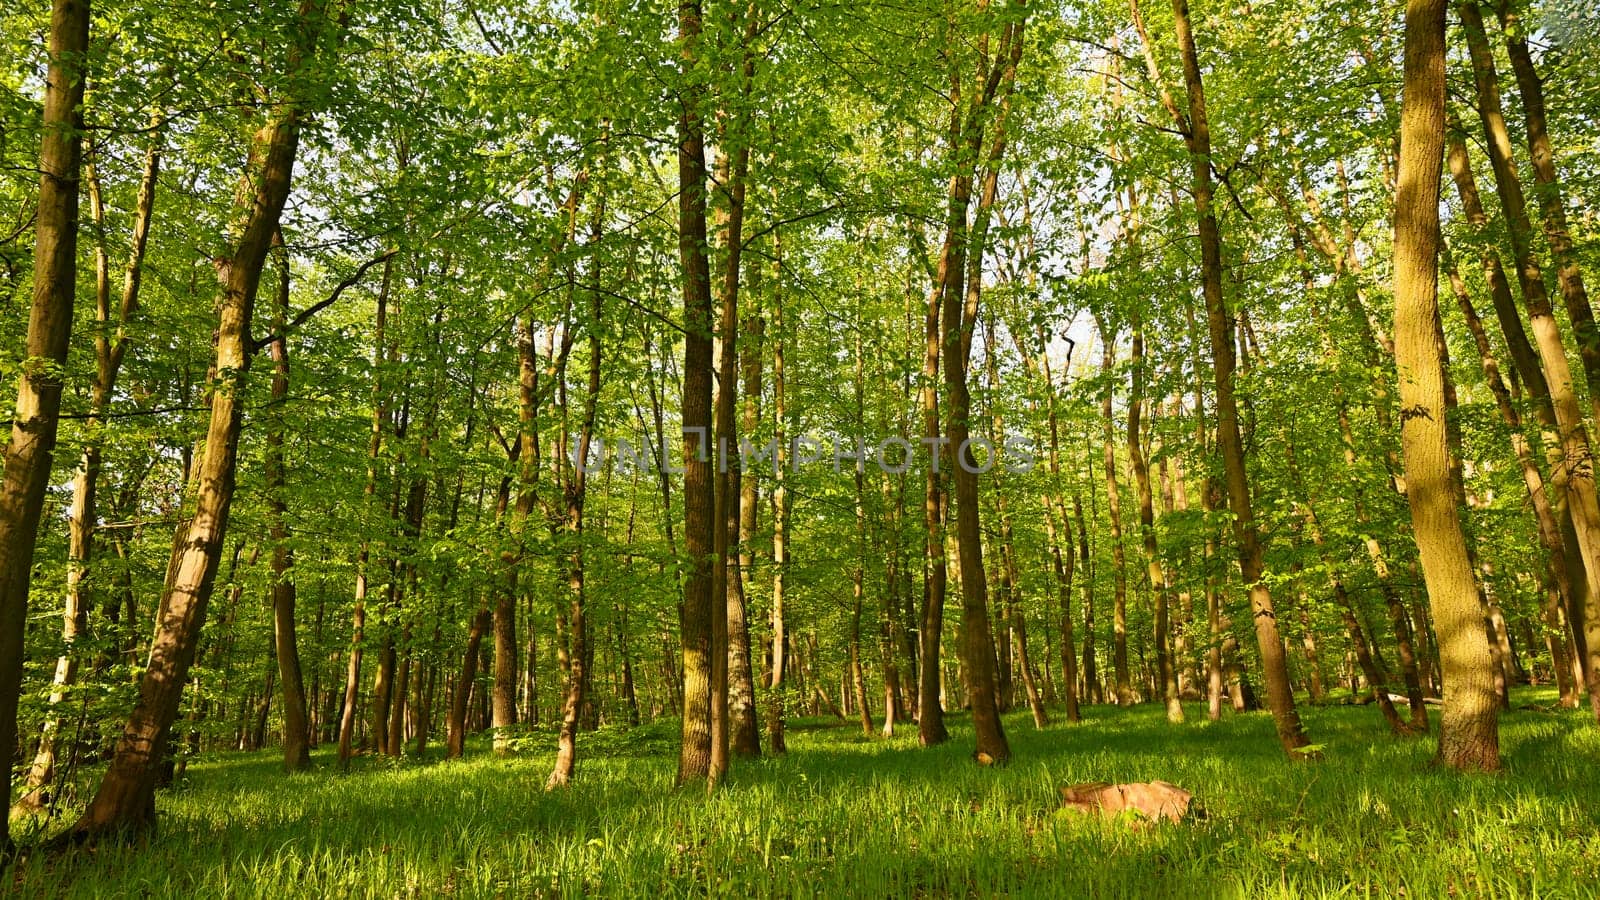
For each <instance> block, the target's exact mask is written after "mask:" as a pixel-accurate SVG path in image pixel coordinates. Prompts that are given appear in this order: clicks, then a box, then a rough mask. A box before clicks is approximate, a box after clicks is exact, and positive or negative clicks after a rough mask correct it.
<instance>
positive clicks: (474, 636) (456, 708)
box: [445, 607, 490, 759]
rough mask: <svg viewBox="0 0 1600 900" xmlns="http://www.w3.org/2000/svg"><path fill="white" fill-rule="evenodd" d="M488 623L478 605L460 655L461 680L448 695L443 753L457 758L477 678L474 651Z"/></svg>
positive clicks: (462, 747)
mask: <svg viewBox="0 0 1600 900" xmlns="http://www.w3.org/2000/svg"><path fill="white" fill-rule="evenodd" d="M489 627H490V613H489V610H488V609H487V608H485V607H479V608H478V612H477V614H476V615H474V616H473V617H472V630H471V631H469V632H467V652H466V653H465V654H464V655H463V656H462V658H461V680H460V681H459V682H457V683H456V689H455V692H454V693H453V694H452V695H451V698H450V723H449V727H448V729H447V731H446V734H445V757H446V758H447V759H460V758H461V754H462V753H463V752H464V751H465V749H466V742H467V709H468V705H469V703H470V701H471V699H472V689H473V685H474V684H476V683H477V680H478V654H479V649H480V648H481V647H482V646H483V634H484V632H486V631H488V630H489Z"/></svg>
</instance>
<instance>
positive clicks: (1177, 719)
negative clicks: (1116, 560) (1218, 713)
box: [1128, 313, 1183, 723]
mask: <svg viewBox="0 0 1600 900" xmlns="http://www.w3.org/2000/svg"><path fill="white" fill-rule="evenodd" d="M1132 361H1133V382H1132V390H1131V392H1130V393H1129V396H1128V460H1129V464H1130V466H1131V467H1132V469H1133V478H1134V482H1135V485H1136V486H1137V488H1138V492H1139V539H1140V543H1141V544H1142V546H1143V547H1144V560H1145V567H1146V571H1147V575H1148V578H1149V581H1150V593H1151V594H1152V595H1154V598H1155V639H1156V686H1157V687H1158V688H1159V689H1160V692H1161V696H1162V697H1163V699H1164V701H1165V703H1166V707H1167V721H1168V722H1173V723H1181V722H1182V721H1183V703H1182V702H1181V701H1180V699H1179V697H1178V673H1177V668H1176V667H1175V666H1174V665H1173V662H1172V630H1171V623H1170V610H1169V603H1170V599H1171V598H1170V597H1169V595H1168V591H1167V575H1166V573H1164V572H1163V571H1162V566H1161V549H1160V547H1159V546H1157V544H1156V520H1155V498H1154V493H1153V491H1152V490H1151V488H1150V463H1149V460H1148V459H1146V457H1145V452H1144V437H1143V434H1142V430H1141V426H1140V420H1141V419H1142V418H1143V415H1144V405H1145V400H1144V388H1145V356H1144V321H1143V318H1142V316H1141V315H1139V314H1138V313H1135V315H1134V317H1133V357H1132Z"/></svg>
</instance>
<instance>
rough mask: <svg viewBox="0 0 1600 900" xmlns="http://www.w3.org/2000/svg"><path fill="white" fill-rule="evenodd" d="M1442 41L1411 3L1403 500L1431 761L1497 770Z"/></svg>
mask: <svg viewBox="0 0 1600 900" xmlns="http://www.w3.org/2000/svg"><path fill="white" fill-rule="evenodd" d="M1444 36H1445V3H1444V0H1410V2H1409V3H1408V5H1407V8H1406V40H1405V82H1404V92H1403V99H1402V103H1401V124H1400V166H1399V179H1398V186H1397V189H1396V193H1395V225H1394V246H1395V262H1394V271H1395V275H1394V295H1395V363H1396V366H1397V368H1398V370H1399V378H1400V407H1401V415H1400V436H1401V451H1402V455H1403V459H1404V462H1405V475H1406V497H1407V500H1408V502H1409V504H1410V507H1411V520H1412V528H1413V531H1414V533H1415V535H1416V540H1417V551H1418V555H1419V556H1420V558H1421V562H1422V572H1423V577H1424V579H1425V580H1426V583H1427V587H1428V599H1429V604H1430V606H1431V607H1432V610H1433V620H1434V622H1435V624H1436V626H1437V627H1438V629H1439V635H1440V640H1441V645H1440V660H1441V662H1442V664H1443V666H1444V683H1445V691H1444V707H1443V711H1442V713H1441V715H1440V724H1439V758H1440V760H1441V762H1443V763H1444V764H1445V765H1447V766H1450V767H1451V768H1454V769H1458V770H1484V771H1493V770H1495V769H1498V768H1499V766H1500V746H1499V729H1498V709H1497V704H1496V702H1495V699H1496V698H1495V696H1494V678H1493V672H1492V671H1491V666H1492V657H1491V656H1490V652H1489V644H1488V638H1487V636H1486V635H1485V633H1484V628H1483V609H1482V605H1481V603H1480V601H1479V597H1478V586H1477V579H1476V577H1475V576H1474V575H1473V571H1472V564H1471V561H1470V559H1469V558H1468V555H1467V543H1466V538H1465V536H1464V535H1463V533H1462V530H1461V521H1460V519H1459V518H1458V517H1457V516H1458V513H1457V510H1456V503H1455V499H1456V497H1457V495H1458V489H1457V488H1456V486H1455V485H1454V484H1453V481H1454V477H1453V471H1452V469H1451V464H1450V450H1449V438H1448V435H1447V430H1448V426H1447V423H1446V422H1445V415H1446V410H1445V390H1446V385H1445V377H1446V376H1445V371H1444V347H1443V332H1442V330H1441V329H1440V327H1439V307H1438V275H1439V272H1438V257H1439V181H1440V171H1441V160H1442V159H1443V156H1444V102H1445V42H1444Z"/></svg>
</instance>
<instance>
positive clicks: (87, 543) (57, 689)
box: [0, 115, 164, 844]
mask: <svg viewBox="0 0 1600 900" xmlns="http://www.w3.org/2000/svg"><path fill="white" fill-rule="evenodd" d="M163 125H164V120H163V118H162V117H161V116H160V115H157V116H155V117H153V120H152V122H151V127H152V129H153V130H154V132H155V133H154V136H153V137H152V138H151V143H150V146H149V148H148V149H147V150H146V151H145V157H144V170H143V174H142V175H141V177H140V180H139V195H138V200H137V201H136V204H135V207H134V219H133V228H132V234H131V238H130V248H129V253H128V262H127V268H126V272H125V273H124V276H123V282H122V297H121V303H120V304H119V306H118V307H117V311H116V315H115V318H114V319H113V315H112V307H111V259H110V253H109V252H108V248H107V246H106V237H105V203H104V201H103V199H102V198H101V194H100V182H99V178H98V177H97V173H96V172H95V168H94V166H93V165H92V163H91V164H90V165H89V166H87V167H86V172H85V174H86V176H87V178H88V187H89V201H90V210H91V213H92V215H93V218H94V223H95V229H96V232H97V235H98V238H97V241H96V244H95V325H96V326H97V328H96V332H95V338H94V351H95V380H94V385H93V387H92V388H91V391H90V398H91V399H90V409H89V418H88V421H87V422H86V423H85V432H86V437H87V440H86V441H85V442H84V447H83V457H82V460H81V461H80V463H79V466H78V471H77V474H76V475H75V477H74V478H73V480H72V504H71V506H70V507H69V508H68V513H67V596H66V604H65V608H64V609H63V610H62V626H61V638H62V643H63V644H65V645H66V648H67V650H66V652H65V653H63V654H62V655H61V656H60V657H59V658H58V659H57V660H56V671H55V678H54V681H53V682H52V684H51V689H50V706H51V709H52V710H54V709H56V708H57V707H59V706H60V704H62V703H63V702H65V701H66V700H67V695H68V693H69V691H70V689H71V687H72V685H74V684H75V683H76V682H77V674H78V666H79V664H80V662H81V654H82V650H81V649H80V648H77V647H75V646H74V644H75V643H76V642H77V641H78V640H79V639H80V638H81V637H82V636H83V635H84V634H85V633H86V632H87V631H88V627H89V602H90V597H89V591H88V589H87V586H86V585H85V581H86V580H91V579H89V577H88V576H89V569H90V566H91V564H92V562H93V559H94V556H95V545H94V537H95V524H96V522H97V520H98V518H99V511H98V498H99V483H100V474H101V466H102V463H101V459H102V447H101V440H102V439H101V437H100V435H101V431H100V429H101V424H102V420H103V419H102V417H103V416H104V413H105V410H106V407H107V406H108V405H109V404H110V402H111V396H112V393H113V391H115V389H116V384H117V376H118V373H119V372H120V371H121V368H122V361H123V359H124V357H125V356H126V354H127V349H128V335H127V331H126V327H127V324H128V320H129V318H130V317H131V316H132V315H133V313H134V311H135V310H137V309H138V307H139V288H140V286H141V284H142V283H143V274H144V255H145V247H146V245H147V244H148V239H149V236H150V221H151V218H152V214H153V212H154V209H155V198H156V186H157V178H158V177H159V175H160V172H161V149H162V136H161V135H162V128H163ZM106 608H107V609H108V610H109V611H110V612H111V613H112V618H113V621H114V616H115V613H116V611H117V606H116V605H115V602H114V601H111V602H107V604H106ZM60 730H61V718H60V716H59V715H55V714H52V715H51V716H50V717H49V718H47V719H46V720H45V723H44V726H43V728H42V730H41V734H40V738H39V752H38V753H37V754H36V755H35V756H34V760H33V765H32V766H31V767H30V768H29V770H28V775H27V777H26V780H25V781H24V782H23V794H22V797H21V798H20V799H19V800H18V801H17V804H16V805H17V808H18V809H20V810H25V811H38V810H40V809H43V808H44V806H45V805H46V803H47V802H48V797H49V791H48V790H47V788H48V786H49V785H50V783H51V782H52V780H53V779H54V777H55V764H56V750H57V747H56V744H57V741H58V740H59V738H60ZM3 843H4V838H3V834H0V844H3Z"/></svg>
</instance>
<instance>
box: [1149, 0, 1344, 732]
mask: <svg viewBox="0 0 1600 900" xmlns="http://www.w3.org/2000/svg"><path fill="white" fill-rule="evenodd" d="M1131 5H1132V9H1133V11H1134V19H1135V24H1136V25H1137V26H1138V29H1139V32H1140V37H1141V38H1143V40H1144V44H1145V59H1146V65H1147V67H1148V68H1149V69H1150V70H1151V74H1152V75H1153V76H1154V75H1157V74H1159V73H1158V72H1157V70H1156V62H1155V55H1154V47H1153V46H1151V44H1150V40H1149V36H1148V34H1147V33H1146V31H1145V27H1144V21H1143V18H1142V17H1141V16H1140V15H1139V14H1138V0H1131ZM1172 12H1173V20H1174V26H1175V28H1176V31H1177V39H1178V51H1179V55H1180V57H1181V59H1182V62H1183V82H1184V86H1185V88H1186V93H1187V100H1188V110H1187V112H1185V111H1184V110H1182V109H1180V108H1179V106H1178V104H1177V103H1176V102H1175V101H1174V100H1173V99H1172V97H1171V96H1170V95H1169V94H1167V92H1166V90H1165V88H1162V91H1161V93H1162V101H1163V103H1164V104H1165V105H1166V106H1167V109H1168V111H1169V112H1170V113H1171V114H1172V117H1173V120H1174V122H1175V123H1176V124H1177V126H1178V130H1179V131H1180V132H1182V133H1183V135H1184V140H1185V143H1186V144H1187V146H1188V150H1189V155H1190V158H1191V163H1192V166H1191V168H1192V170H1193V172H1192V178H1193V186H1194V205H1195V215H1196V217H1197V218H1198V219H1199V225H1200V229H1199V230H1200V257H1201V260H1200V270H1201V287H1202V293H1203V294H1204V296H1205V303H1206V324H1207V328H1208V332H1209V335H1210V340H1211V360H1212V377H1213V380H1214V382H1215V387H1216V395H1217V396H1216V411H1217V446H1218V450H1219V451H1220V452H1221V455H1222V462H1223V470H1224V472H1225V473H1226V482H1225V483H1226V485H1227V489H1228V501H1229V506H1230V507H1231V510H1232V512H1233V537H1234V544H1235V546H1236V548H1237V550H1238V556H1239V571H1240V574H1241V575H1242V576H1243V578H1244V583H1245V584H1246V585H1247V586H1248V589H1249V592H1250V607H1251V618H1252V620H1253V621H1254V623H1255V632H1256V644H1257V646H1258V649H1259V652H1260V657H1261V669H1262V678H1263V680H1264V681H1265V682H1266V687H1267V702H1268V705H1269V707H1270V708H1271V710H1272V719H1273V723H1274V724H1275V725H1276V726H1277V731H1278V740H1279V742H1280V743H1281V744H1282V745H1283V749H1284V752H1285V753H1287V754H1288V755H1289V757H1290V758H1291V759H1302V758H1310V757H1313V756H1315V755H1316V754H1315V753H1312V752H1309V751H1307V750H1306V749H1305V748H1306V747H1308V746H1310V743H1311V742H1310V739H1309V738H1307V737H1306V733H1305V729H1304V727H1303V726H1302V725H1301V723H1300V715H1299V712H1298V711H1297V710H1296V709H1295V702H1294V694H1293V692H1292V691H1291V689H1290V685H1289V667H1288V662H1287V659H1286V657H1285V654H1284V648H1283V639H1282V637H1281V635H1280V633H1279V630H1278V619H1277V614H1276V612H1275V610H1274V609H1273V604H1272V593H1271V591H1270V590H1269V589H1268V587H1267V584H1266V582H1265V581H1264V580H1263V576H1264V575H1265V573H1266V571H1265V570H1266V565H1265V558H1264V557H1265V554H1264V551H1263V548H1262V544H1261V536H1260V535H1259V534H1258V533H1257V531H1256V522H1255V512H1254V508H1253V504H1252V501H1251V496H1250V479H1249V472H1248V470H1247V469H1246V467H1245V455H1244V441H1243V436H1242V435H1241V433H1240V429H1239V404H1238V399H1237V397H1236V395H1235V393H1234V372H1235V368H1236V365H1237V348H1236V347H1235V345H1234V335H1233V333H1234V323H1233V317H1232V316H1231V315H1230V313H1229V310H1228V304H1227V300H1226V299H1225V298H1224V297H1223V293H1222V231H1221V228H1220V227H1219V226H1218V224H1217V215H1216V212H1215V210H1214V209H1213V197H1214V193H1215V184H1214V183H1213V181H1212V178H1211V162H1212V161H1211V126H1210V122H1209V119H1208V117H1207V112H1206V96H1205V87H1204V85H1203V83H1202V81H1201V74H1200V72H1201V70H1200V57H1199V52H1198V51H1197V49H1196V47H1195V40H1194V32H1193V30H1192V28H1191V27H1190V22H1189V4H1188V0H1173V2H1172ZM1152 80H1153V81H1155V82H1156V83H1157V84H1160V79H1159V78H1158V77H1153V78H1152Z"/></svg>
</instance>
